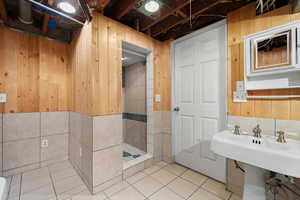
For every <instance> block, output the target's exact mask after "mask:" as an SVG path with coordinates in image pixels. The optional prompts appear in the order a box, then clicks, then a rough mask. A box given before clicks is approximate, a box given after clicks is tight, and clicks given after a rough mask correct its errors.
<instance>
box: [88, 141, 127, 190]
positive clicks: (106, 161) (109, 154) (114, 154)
mask: <svg viewBox="0 0 300 200" xmlns="http://www.w3.org/2000/svg"><path fill="white" fill-rule="evenodd" d="M122 151H123V149H122V145H117V146H114V147H111V148H108V149H104V150H101V151H96V152H94V155H93V181H94V184H93V185H99V184H102V183H104V182H106V181H109V180H111V179H113V178H114V177H116V176H119V175H121V174H122V171H123V159H122Z"/></svg>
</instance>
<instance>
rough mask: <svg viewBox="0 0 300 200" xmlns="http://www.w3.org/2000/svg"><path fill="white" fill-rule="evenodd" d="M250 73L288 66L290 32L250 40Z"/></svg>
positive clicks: (289, 62) (289, 60)
mask: <svg viewBox="0 0 300 200" xmlns="http://www.w3.org/2000/svg"><path fill="white" fill-rule="evenodd" d="M251 44H252V45H251V46H252V69H251V71H252V72H258V71H260V70H272V69H280V68H285V67H287V66H290V65H291V64H292V59H291V54H292V53H291V31H290V30H288V31H284V32H279V33H275V34H270V35H266V36H263V37H259V38H255V39H252V41H251Z"/></svg>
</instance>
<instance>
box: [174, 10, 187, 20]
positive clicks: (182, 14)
mask: <svg viewBox="0 0 300 200" xmlns="http://www.w3.org/2000/svg"><path fill="white" fill-rule="evenodd" d="M177 13H178V14H179V15H180V16H181V17H183V18H187V17H188V16H187V15H186V14H185V13H184V12H182V11H181V10H178V11H177Z"/></svg>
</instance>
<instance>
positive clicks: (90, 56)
mask: <svg viewBox="0 0 300 200" xmlns="http://www.w3.org/2000/svg"><path fill="white" fill-rule="evenodd" d="M122 41H126V42H129V43H132V44H135V45H137V46H140V47H143V48H146V49H149V50H151V51H153V54H154V70H153V72H154V93H156V94H161V99H162V101H161V102H159V103H154V109H155V110H170V91H171V90H170V75H171V74H170V45H169V43H168V42H167V43H161V42H158V41H156V40H154V39H152V38H151V37H149V36H146V35H144V34H143V33H140V32H137V31H135V30H133V29H131V28H129V27H127V26H124V25H122V24H120V23H118V22H116V21H114V20H112V19H109V18H106V17H104V16H102V15H101V14H99V13H94V18H93V21H92V22H91V23H90V24H88V25H86V26H84V28H83V29H82V31H81V32H80V34H79V35H78V37H77V39H76V40H75V41H74V42H73V43H72V45H71V48H70V49H71V50H70V51H71V54H70V55H71V65H72V75H73V76H72V85H73V90H72V97H73V98H72V103H73V105H72V110H73V111H75V112H82V113H86V114H91V115H105V114H117V113H122V87H121V73H122V71H121V68H122V66H121V53H122Z"/></svg>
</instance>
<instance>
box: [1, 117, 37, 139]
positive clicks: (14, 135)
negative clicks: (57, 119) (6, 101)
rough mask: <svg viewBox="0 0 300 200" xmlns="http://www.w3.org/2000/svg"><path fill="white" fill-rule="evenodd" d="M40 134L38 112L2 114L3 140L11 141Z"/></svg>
mask: <svg viewBox="0 0 300 200" xmlns="http://www.w3.org/2000/svg"><path fill="white" fill-rule="evenodd" d="M39 136H40V113H37V112H36V113H13V114H4V115H3V140H4V141H13V140H20V139H26V138H33V137H39Z"/></svg>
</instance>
